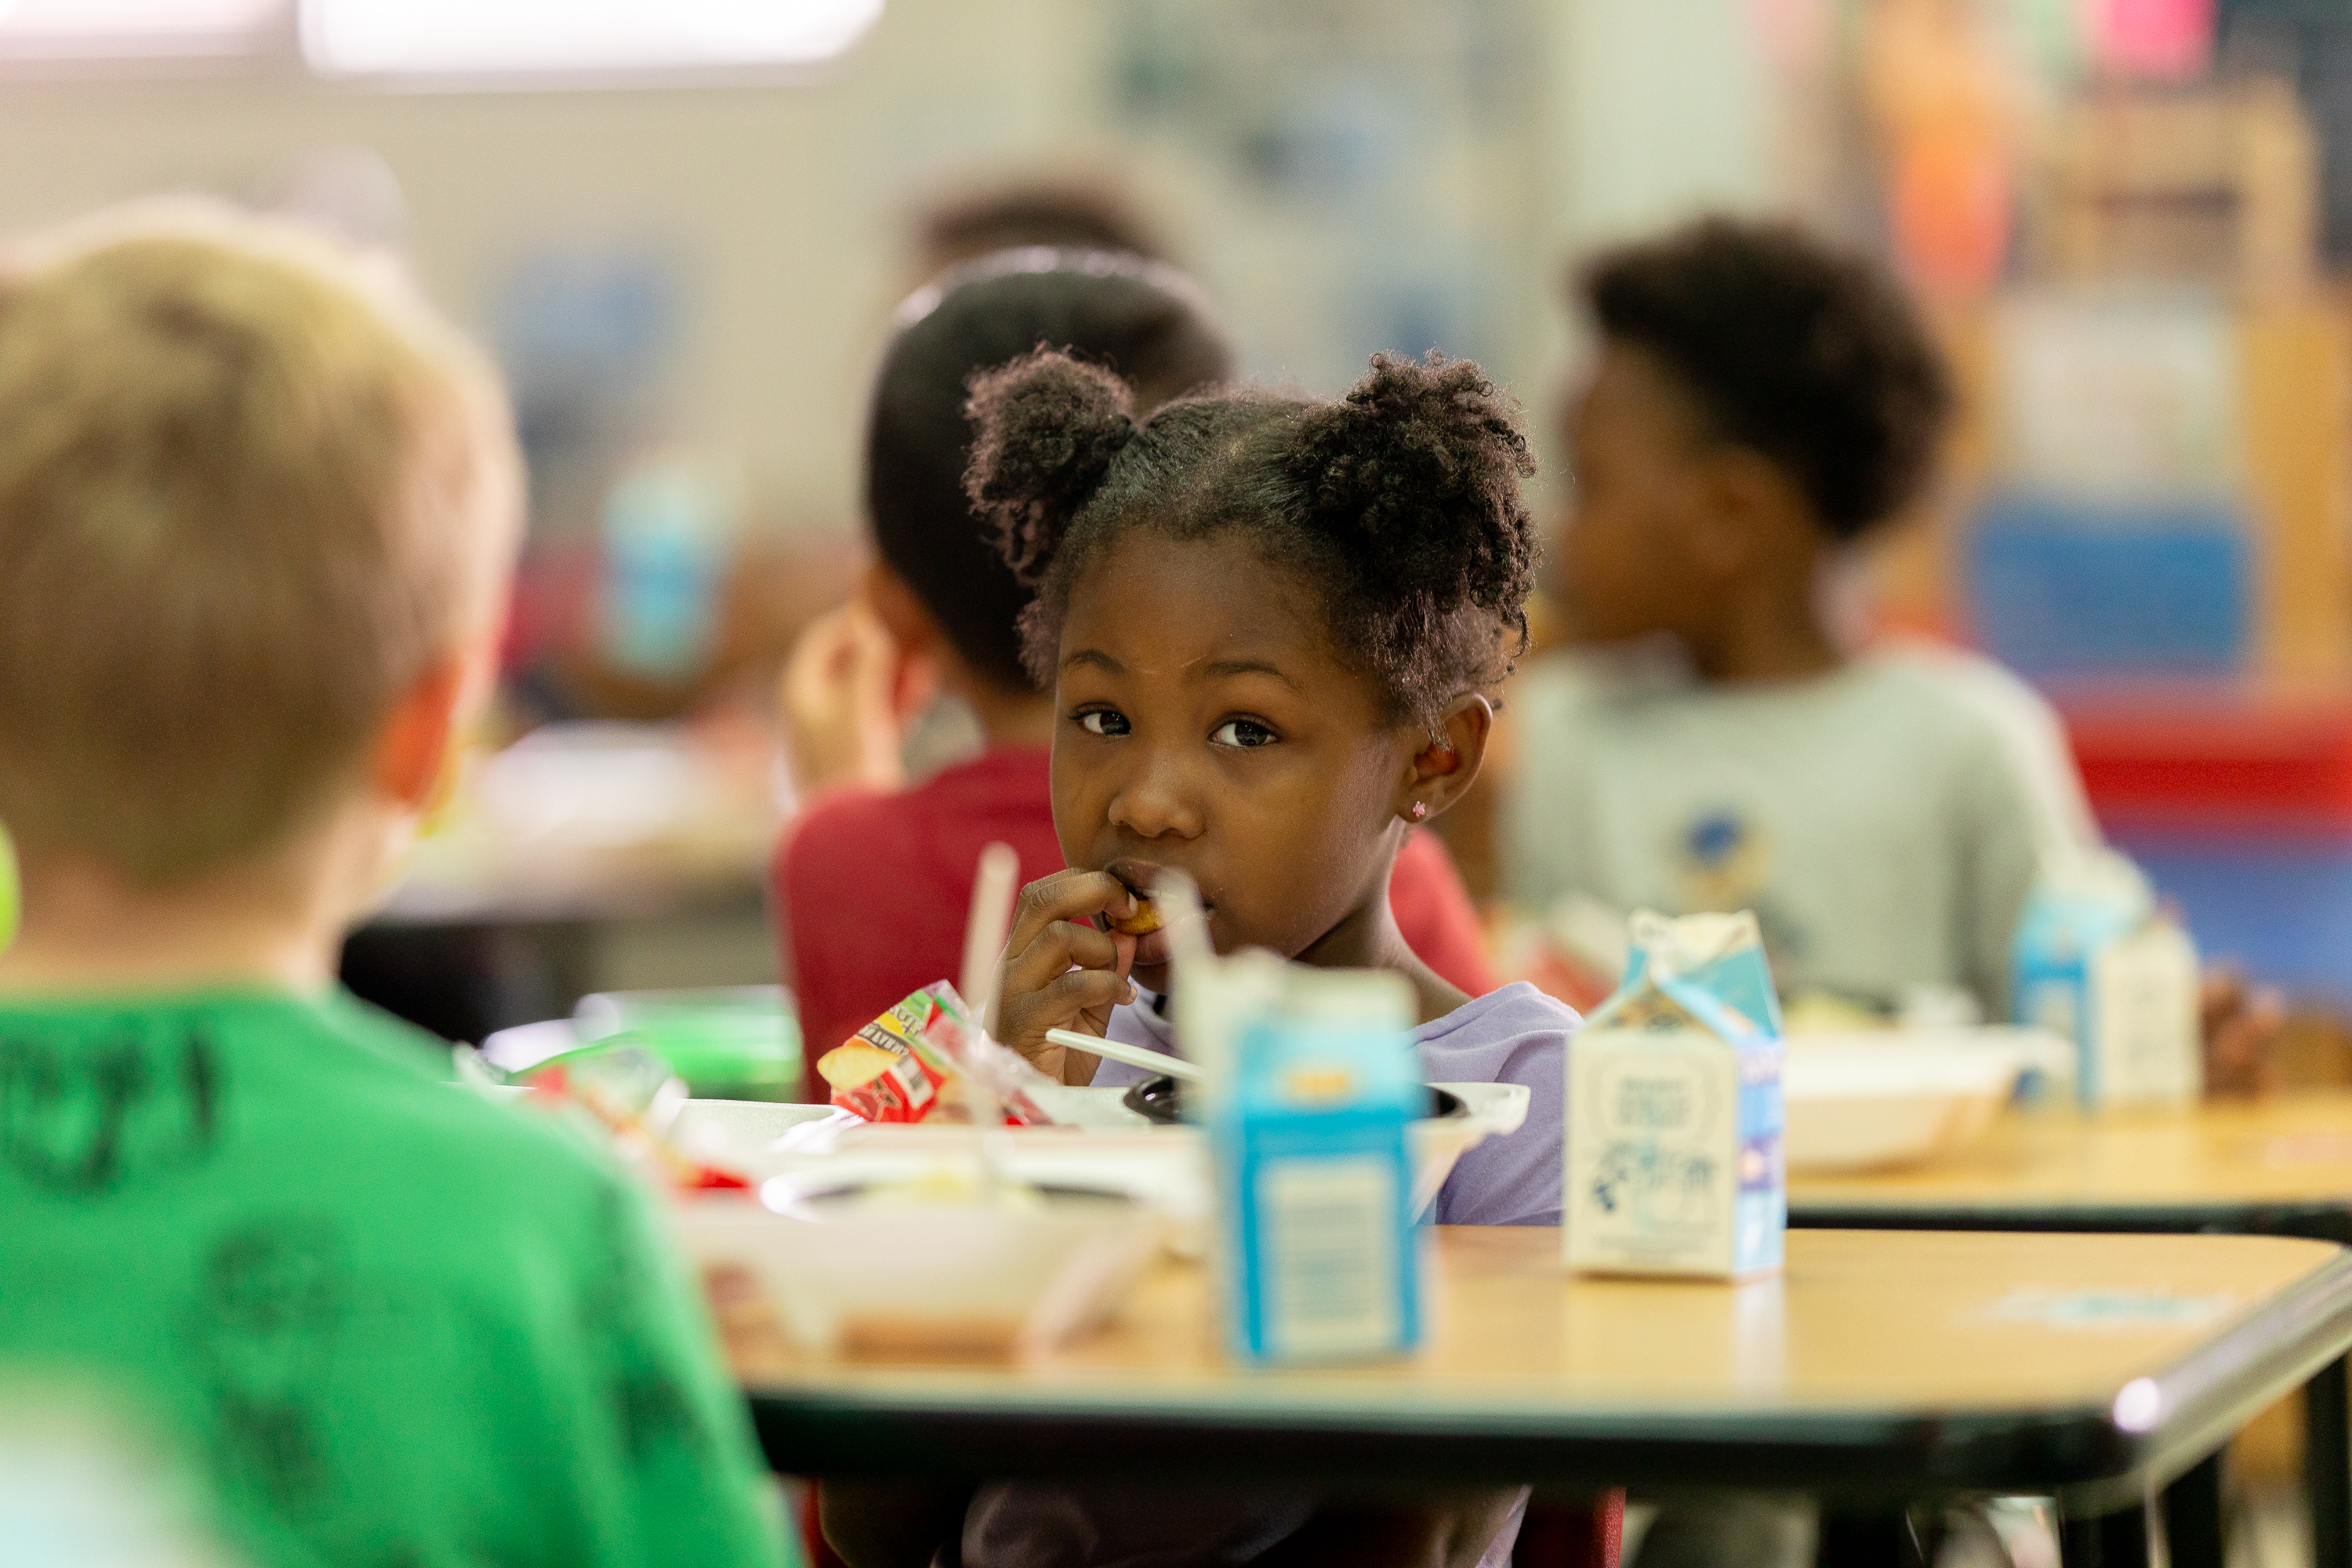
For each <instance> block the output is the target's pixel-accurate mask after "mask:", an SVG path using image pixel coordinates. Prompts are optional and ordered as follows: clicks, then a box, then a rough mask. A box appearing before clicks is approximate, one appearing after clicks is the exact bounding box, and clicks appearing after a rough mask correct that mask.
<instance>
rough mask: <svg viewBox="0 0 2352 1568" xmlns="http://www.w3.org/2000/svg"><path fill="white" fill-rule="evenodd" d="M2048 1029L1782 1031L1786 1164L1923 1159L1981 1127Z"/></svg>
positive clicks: (1815, 1166) (1802, 1168)
mask: <svg viewBox="0 0 2352 1568" xmlns="http://www.w3.org/2000/svg"><path fill="white" fill-rule="evenodd" d="M2053 1043H2057V1044H2058V1045H2059V1047H2060V1048H2061V1049H2063V1043H2059V1042H2053V1039H2052V1037H2048V1036H2046V1035H2042V1033H2040V1032H2039V1031H2035V1030H2025V1029H2008V1028H1990V1027H1985V1028H1959V1027H1955V1028H1938V1029H1883V1030H1864V1029H1857V1030H1853V1031H1851V1032H1840V1033H1822V1034H1796V1035H1791V1036H1790V1037H1789V1039H1788V1057H1787V1060H1786V1063H1785V1065H1784V1067H1783V1068H1782V1076H1781V1080H1780V1081H1781V1087H1782V1089H1783V1091H1784V1092H1785V1094H1786V1096H1787V1105H1788V1127H1787V1131H1786V1133H1785V1136H1784V1144H1783V1147H1784V1148H1785V1150H1786V1152H1787V1155H1788V1162H1789V1169H1790V1171H1791V1172H1796V1173H1807V1172H1815V1173H1825V1174H1826V1173H1836V1172H1842V1171H1871V1170H1884V1169H1887V1168H1890V1167H1895V1166H1900V1165H1913V1164H1923V1163H1927V1162H1930V1161H1934V1160H1937V1159H1940V1158H1943V1157H1945V1156H1947V1155H1949V1154H1952V1153H1954V1152H1958V1151H1959V1150H1962V1149H1965V1148H1967V1147H1968V1146H1969V1144H1971V1143H1973V1142H1976V1141H1977V1140H1978V1139H1979V1138H1980V1137H1982V1136H1983V1135H1984V1132H1985V1130H1986V1129H1987V1128H1988V1127H1990V1126H1991V1124H1992V1121H1993V1119H1994V1118H1995V1117H1996V1116H1998V1115H2000V1110H2001V1108H2002V1107H2003V1106H2004V1105H2007V1104H2008V1103H2009V1101H2010V1100H2011V1096H2012V1095H2013V1094H2014V1093H2015V1092H2016V1089H2017V1081H2018V1078H2019V1075H2020V1074H2021V1073H2022V1072H2023V1071H2024V1070H2025V1069H2026V1068H2028V1067H2030V1066H2040V1065H2043V1064H2044V1063H2046V1062H2047V1061H2049V1059H2050V1054H2051V1046H2052V1045H2053Z"/></svg>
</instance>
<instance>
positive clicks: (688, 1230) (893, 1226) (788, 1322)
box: [670, 1157, 1166, 1357]
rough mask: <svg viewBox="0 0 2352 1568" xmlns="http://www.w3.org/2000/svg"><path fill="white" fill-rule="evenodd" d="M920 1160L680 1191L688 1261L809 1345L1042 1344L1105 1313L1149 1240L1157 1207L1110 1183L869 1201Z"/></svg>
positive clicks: (677, 1209) (918, 1348)
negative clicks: (747, 1294)
mask: <svg viewBox="0 0 2352 1568" xmlns="http://www.w3.org/2000/svg"><path fill="white" fill-rule="evenodd" d="M925 1163H926V1164H929V1165H932V1166H937V1165H939V1164H940V1163H941V1162H940V1161H939V1160H937V1159H933V1160H930V1161H928V1162H925ZM861 1167H862V1168H861ZM967 1168H968V1167H967ZM917 1169H918V1168H917V1167H913V1166H910V1165H909V1164H908V1163H907V1162H904V1161H887V1162H880V1163H875V1162H858V1161H856V1159H854V1158H852V1157H845V1158H844V1159H843V1160H841V1161H837V1162H832V1163H827V1164H825V1165H823V1166H813V1167H810V1168H808V1169H805V1170H802V1171H797V1172H793V1173H786V1174H782V1175H777V1176H772V1177H770V1178H769V1179H767V1180H766V1181H764V1182H762V1183H761V1185H760V1188H759V1190H758V1192H757V1194H695V1195H681V1196H679V1197H678V1198H677V1199H676V1200H675V1201H673V1202H672V1203H671V1205H670V1215H671V1218H672V1222H673V1224H674V1225H675V1226H676V1228H677V1233H678V1236H679V1238H680V1240H681V1241H682V1242H683V1244H684V1245H685V1247H686V1249H687V1252H688V1256H690V1257H691V1258H693V1259H694V1260H695V1262H696V1263H697V1264H698V1265H699V1266H700V1267H701V1268H704V1269H705V1270H710V1269H720V1270H727V1271H730V1272H734V1273H737V1274H739V1275H740V1276H741V1277H745V1278H748V1279H749V1280H751V1282H752V1283H753V1284H754V1285H755V1286H756V1288H757V1289H758V1290H759V1292H760V1293H761V1295H762V1296H764V1297H765V1299H766V1300H767V1301H768V1303H769V1304H770V1305H771V1306H772V1308H773V1309H774V1310H775V1313H776V1316H777V1319H778V1321H780V1323H781V1324H782V1328H783V1330H784V1331H785V1332H786V1334H787V1335H788V1336H789V1337H790V1338H791V1339H792V1340H793V1342H795V1343H796V1344H798V1345H799V1346H800V1347H801V1348H802V1349H803V1351H806V1352H811V1353H814V1354H820V1355H824V1354H844V1353H845V1354H851V1355H856V1354H884V1355H898V1356H903V1355H917V1356H921V1355H931V1356H941V1357H998V1356H1006V1355H1014V1356H1017V1355H1021V1354H1024V1353H1028V1352H1035V1351H1040V1350H1045V1349H1048V1348H1051V1347H1052V1346H1054V1345H1055V1344H1058V1343H1061V1342H1063V1341H1065V1340H1067V1339H1070V1338H1072V1337H1074V1336H1076V1335H1077V1334H1079V1333H1081V1332H1083V1331H1086V1330H1087V1329H1088V1328H1090V1327H1092V1326H1093V1325H1095V1324H1097V1323H1098V1322H1100V1321H1104V1320H1105V1319H1107V1318H1108V1317H1109V1316H1110V1315H1111V1314H1113V1313H1114V1312H1115V1311H1116V1310H1117V1309H1118V1305H1119V1303H1120V1302H1121V1301H1122V1300H1125V1298H1126V1295H1127V1292H1128V1290H1129V1288H1130V1287H1131V1286H1132V1285H1133V1284H1134V1282H1135V1279H1136V1276H1137V1275H1138V1274H1139V1273H1140V1272H1141V1271H1142V1269H1143V1268H1144V1266H1145V1265H1146V1264H1148V1263H1149V1262H1150V1260H1151V1258H1153V1256H1154V1255H1155V1254H1156V1253H1157V1252H1158V1251H1159V1249H1160V1240H1161V1235H1162V1230H1163V1228H1164V1226H1165V1223H1166V1222H1165V1219H1164V1217H1163V1215H1161V1213H1160V1210H1159V1209H1158V1208H1157V1207H1156V1206H1155V1205H1152V1204H1151V1203H1149V1202H1145V1201H1140V1200H1139V1199H1137V1198H1135V1197H1133V1196H1132V1195H1130V1194H1127V1193H1125V1192H1121V1191H1118V1190H1108V1189H1097V1188H1090V1187H1082V1186H1056V1187H1047V1188H1044V1189H1041V1190H1035V1191H1034V1195H1033V1196H1031V1197H1030V1198H1029V1199H1028V1200H1027V1201H1024V1202H1010V1201H997V1202H990V1201H982V1200H979V1199H973V1200H971V1201H954V1200H931V1199H926V1198H920V1197H902V1198H898V1199H895V1200H892V1201H887V1202H871V1201H866V1200H867V1198H868V1195H869V1194H871V1192H872V1190H873V1189H874V1188H875V1187H876V1186H877V1184H888V1183H904V1182H906V1181H907V1180H908V1179H909V1177H910V1176H912V1175H914V1174H915V1173H916V1172H917Z"/></svg>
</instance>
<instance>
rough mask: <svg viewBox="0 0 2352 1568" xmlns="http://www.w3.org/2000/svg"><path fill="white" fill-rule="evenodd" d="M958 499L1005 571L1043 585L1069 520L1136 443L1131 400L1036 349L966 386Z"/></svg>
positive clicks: (1098, 377) (1073, 364) (1118, 387)
mask: <svg viewBox="0 0 2352 1568" xmlns="http://www.w3.org/2000/svg"><path fill="white" fill-rule="evenodd" d="M970 386H971V401H970V402H969V403H968V404H966V405H965V409H964V411H965V413H966V414H967V415H968V416H970V418H971V424H972V428H973V430H974V432H975V436H974V438H973V441H972V447H971V464H970V465H969V466H968V467H967V468H965V470H964V481H963V483H964V493H965V494H967V495H969V496H970V497H971V504H972V507H973V510H976V511H978V512H979V513H980V515H981V516H982V519H984V520H985V521H987V523H988V524H989V526H990V527H991V528H992V530H993V531H995V534H996V538H997V547H998V548H999V549H1000V550H1002V551H1003V552H1004V559H1005V562H1006V563H1007V564H1009V565H1010V566H1011V567H1012V568H1013V574H1014V575H1015V576H1017V577H1019V578H1020V579H1021V580H1022V581H1023V582H1024V583H1032V584H1034V583H1036V582H1039V581H1041V580H1042V579H1043V578H1044V576H1045V571H1046V569H1047V567H1049V566H1050V565H1051V564H1052V563H1053V560H1054V556H1055V553H1056V552H1058V551H1059V550H1060V549H1061V546H1062V541H1063V539H1064V537H1065V536H1066V534H1067V533H1068V532H1069V528H1070V523H1071V521H1073V520H1074V519H1076V517H1077V515H1078V513H1079V512H1080V511H1082V510H1085V508H1086V504H1087V500H1089V499H1091V498H1092V497H1093V495H1094V493H1095V490H1096V489H1097V487H1098V486H1099V485H1100V484H1101V483H1102V480H1103V476H1104V474H1106V473H1108V471H1109V469H1110V465H1111V460H1112V459H1113V458H1117V457H1118V454H1119V453H1120V451H1121V450H1123V449H1124V448H1125V447H1126V446H1127V444H1128V443H1129V441H1131V440H1133V439H1134V438H1135V430H1136V426H1135V418H1134V414H1135V401H1134V394H1133V393H1132V392H1131V391H1130V390H1129V387H1128V384H1127V383H1125V382H1124V381H1121V380H1120V379H1119V378H1118V376H1116V375H1114V374H1111V373H1110V372H1109V371H1108V370H1105V369H1103V368H1102V367H1100V366H1098V365H1091V364H1087V363H1084V362H1083V361H1080V360H1077V359H1074V358H1072V357H1071V356H1070V355H1069V354H1067V353H1063V352H1062V351H1061V350H1059V349H1051V348H1040V349H1036V350H1034V351H1033V352H1031V353H1026V354H1024V355H1022V356H1021V357H1020V358H1019V359H1016V360H1014V361H1013V362H1012V363H1009V364H1006V365H1003V366H1000V367H999V368H997V369H995V370H989V371H982V372H981V373H980V374H977V375H975V376H973V377H972V378H971V383H970Z"/></svg>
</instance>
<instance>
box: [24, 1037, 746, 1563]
mask: <svg viewBox="0 0 2352 1568" xmlns="http://www.w3.org/2000/svg"><path fill="white" fill-rule="evenodd" d="M447 1063H448V1058H447V1053H446V1047H441V1045H440V1043H439V1042H437V1041H435V1040H433V1039H431V1038H430V1037H426V1036H424V1035H421V1034H417V1033H415V1032H414V1031H412V1030H410V1029H409V1028H407V1027H406V1026H404V1025H401V1024H398V1023H395V1022H394V1021H393V1020H391V1019H389V1018H387V1017H385V1016H383V1015H380V1014H377V1013H375V1012H373V1011H372V1010H370V1009H368V1008H366V1007H365V1006H363V1005H361V1004H360V1003H358V1002H356V1001H354V1000H352V999H351V998H349V997H347V996H342V995H340V994H339V995H336V996H334V997H331V998H329V999H327V1000H324V1001H320V1002H309V1001H303V1000H299V999H296V998H294V997H290V996H278V995H269V994H260V993H253V994H212V995H196V996H183V997H174V998H168V999H139V1000H124V1001H121V1002H119V1003H101V1002H88V1003H75V1004H71V1005H68V1004H63V1003H57V1004H47V1003H44V1004H38V1005H25V1004H21V1003H13V1002H11V1003H0V1368H5V1371H6V1372H7V1373H12V1374H17V1375H30V1376H32V1377H34V1378H36V1379H39V1380H41V1381H44V1382H47V1381H51V1380H53V1379H55V1378H58V1377H62V1378H64V1379H66V1380H68V1382H69V1384H74V1385H79V1386H82V1387H87V1388H89V1389H91V1390H92V1391H94V1392H95V1393H96V1394H99V1395H100V1396H101V1397H102V1398H104V1399H107V1400H109V1401H110V1402H112V1405H113V1407H114V1408H117V1409H121V1410H127V1411H129V1412H130V1413H131V1414H132V1415H134V1416H136V1417H140V1418H143V1419H148V1420H152V1422H153V1423H154V1425H155V1427H156V1436H159V1437H161V1438H163V1440H165V1441H166V1442H169V1443H173V1444H175V1445H177V1446H178V1447H180V1448H181V1450H182V1451H183V1452H184V1453H185V1454H186V1455H188V1456H189V1457H190V1458H192V1459H194V1461H195V1462H196V1463H197V1464H198V1465H199V1466H200V1467H201V1468H203V1470H204V1471H205V1473H206V1474H207V1476H208V1478H209V1479H210V1481H211V1483H212V1486H213V1489H214V1491H215V1496H216V1497H217V1499H218V1500H219V1502H220V1505H221V1509H222V1521H221V1522H222V1528H223V1531H224V1532H225V1534H226V1537H227V1544H229V1545H230V1546H232V1547H233V1548H236V1549H239V1550H241V1551H243V1552H245V1553H246V1554H247V1556H249V1557H250V1558H251V1559H252V1560H254V1561H255V1562H257V1563H261V1564H266V1565H275V1564H281V1563H289V1564H290V1563H332V1564H336V1565H338V1568H437V1565H440V1564H459V1563H463V1564H498V1565H500V1568H506V1565H520V1564H536V1563H545V1564H551V1565H553V1564H562V1565H565V1568H594V1565H599V1564H638V1563H676V1564H679V1565H681V1568H684V1565H688V1564H691V1565H694V1568H718V1565H721V1564H738V1563H745V1564H772V1563H778V1562H780V1561H782V1559H783V1558H785V1557H786V1556H787V1555H789V1552H788V1547H787V1544H786V1542H785V1541H784V1540H783V1539H782V1537H781V1536H780V1535H779V1533H778V1531H777V1530H776V1528H775V1522H774V1521H773V1520H772V1518H771V1517H770V1515H769V1511H768V1510H767V1509H766V1507H765V1506H764V1499H763V1497H762V1493H761V1479H760V1476H761V1471H760V1468H759V1466H758V1462H757V1457H756V1454H755V1451H754V1449H753V1447H752V1443H751V1433H750V1427H749V1422H748V1419H747V1417H746V1415H745V1413H744V1409H743V1406H742V1404H741V1401H740V1398H739V1397H738V1396H737V1394H736V1393H735V1391H734V1389H733V1388H732V1387H731V1386H730V1384H729V1381H728V1380H727V1378H726V1376H725V1375H724V1373H722V1371H721V1369H720V1365H719V1358H718V1353H717V1350H716V1347H715V1345H714V1344H713V1342H712V1340H711V1335H710V1331H709V1326H708V1319H707V1318H706V1317H705V1315H704V1313H703V1311H702V1310H701V1308H700V1306H699V1304H698V1302H697V1301H696V1300H695V1299H694V1296H693V1290H692V1286H691V1284H690V1282H689V1281H688V1279H687V1277H686V1276H685V1274H684V1273H683V1272H682V1270H681V1269H680V1268H678V1267H677V1265H676V1264H675V1263H674V1262H673V1260H672V1258H671V1256H670V1253H669V1251H668V1249H667V1247H666V1246H665V1245H664V1243H663V1241H662V1239H661V1237H660V1234H659V1231H658V1228H657V1226H656V1219H655V1215H654V1214H653V1212H652V1205H650V1203H649V1202H648V1201H647V1199H646V1197H645V1196H644V1195H643V1194H640V1193H639V1192H638V1191H637V1190H636V1189H635V1187H634V1186H633V1185H632V1184H631V1183H630V1182H629V1180H628V1178H627V1177H626V1176H625V1173H621V1172H620V1171H618V1170H617V1169H616V1168H614V1167H613V1166H611V1165H609V1164H608V1163H606V1162H605V1161H604V1159H603V1158H602V1157H601V1156H600V1155H599V1154H597V1153H596V1152H594V1151H593V1150H592V1149H591V1148H590V1147H589V1145H588V1144H587V1142H585V1141H584V1140H580V1139H577V1138H575V1137H574V1136H573V1135H572V1133H571V1132H569V1131H566V1130H565V1129H563V1128H562V1127H561V1126H558V1125H556V1124H555V1123H554V1122H552V1121H541V1120H540V1119H537V1118H535V1117H533V1116H532V1115H530V1114H529V1113H527V1112H526V1111H524V1110H520V1109H513V1110H510V1109H509V1108H506V1107H501V1106H498V1105H493V1104H490V1103H488V1102H487V1101H485V1100H481V1099H479V1098H478V1097H476V1096H474V1095H472V1094H469V1093H466V1092H463V1091H461V1090H459V1089H455V1088H452V1087H451V1086H450V1084H449V1083H448V1081H447V1079H448V1078H449V1069H448V1065H447Z"/></svg>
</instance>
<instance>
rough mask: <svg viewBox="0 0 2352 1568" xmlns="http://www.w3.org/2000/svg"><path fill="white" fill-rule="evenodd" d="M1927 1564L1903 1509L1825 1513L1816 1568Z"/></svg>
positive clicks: (1904, 1567) (1915, 1567) (1918, 1566)
mask: <svg viewBox="0 0 2352 1568" xmlns="http://www.w3.org/2000/svg"><path fill="white" fill-rule="evenodd" d="M1924 1561H1925V1557H1924V1554H1923V1552H1922V1551H1921V1542H1920V1541H1919V1538H1918V1536H1917V1534H1916V1533H1915V1532H1914V1531H1913V1530H1912V1527H1911V1521H1910V1519H1909V1518H1908V1517H1907V1516H1906V1514H1905V1513H1904V1512H1903V1511H1902V1510H1888V1511H1885V1512H1883V1513H1859V1512H1847V1511H1842V1510H1831V1509H1823V1510H1822V1529H1821V1539H1820V1541H1819V1542H1818V1543H1817V1544H1816V1546H1815V1548H1814V1552H1813V1563H1814V1568H1922V1564H1923V1563H1924ZM2066 1568H2073V1564H2072V1563H2069V1564H2067V1565H2066Z"/></svg>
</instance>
